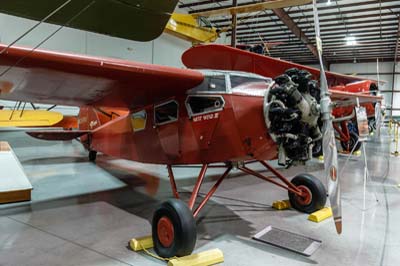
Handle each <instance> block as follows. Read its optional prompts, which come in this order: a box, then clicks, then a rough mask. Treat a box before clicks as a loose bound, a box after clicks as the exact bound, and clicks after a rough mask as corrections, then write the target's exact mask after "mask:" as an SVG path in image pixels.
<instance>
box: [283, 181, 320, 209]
mask: <svg viewBox="0 0 400 266" xmlns="http://www.w3.org/2000/svg"><path fill="white" fill-rule="evenodd" d="M291 182H292V184H293V185H295V186H296V187H297V188H298V189H299V190H300V191H301V192H303V196H302V197H300V196H298V195H296V194H295V193H293V192H290V191H289V200H290V204H291V205H292V207H293V208H295V209H296V210H298V211H301V212H305V213H312V212H315V211H317V210H320V209H322V208H323V207H324V206H325V203H326V190H325V187H324V184H322V182H321V181H320V180H319V179H318V178H316V177H314V176H312V175H309V174H300V175H297V176H296V177H294V178H293V179H292V181H291Z"/></svg>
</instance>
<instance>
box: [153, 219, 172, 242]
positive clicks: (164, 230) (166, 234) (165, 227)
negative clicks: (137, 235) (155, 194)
mask: <svg viewBox="0 0 400 266" xmlns="http://www.w3.org/2000/svg"><path fill="white" fill-rule="evenodd" d="M157 235H158V239H159V240H160V243H161V245H163V246H164V247H166V248H168V247H170V246H171V245H172V243H173V242H174V225H173V224H172V222H171V220H170V219H169V218H168V217H166V216H163V217H161V219H160V220H159V221H158V224H157Z"/></svg>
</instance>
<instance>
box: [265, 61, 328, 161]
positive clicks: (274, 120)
mask: <svg viewBox="0 0 400 266" xmlns="http://www.w3.org/2000/svg"><path fill="white" fill-rule="evenodd" d="M311 77H312V75H311V74H310V73H309V72H308V71H305V70H298V69H296V68H292V69H288V70H287V71H286V72H285V74H283V75H280V76H278V77H276V78H275V84H274V85H273V87H272V88H271V89H270V90H268V91H267V93H266V95H265V100H264V101H265V103H264V118H265V122H266V125H267V128H268V130H269V134H270V135H271V137H272V138H273V139H274V141H276V142H277V144H278V145H279V153H280V154H279V158H280V160H279V163H280V164H284V165H288V164H291V163H293V162H305V161H307V160H308V159H310V158H311V156H312V154H311V153H312V152H311V150H312V145H313V144H314V143H315V142H316V141H318V140H320V139H321V138H322V134H321V130H320V126H321V123H320V119H319V118H320V106H319V92H320V90H319V87H318V84H317V82H316V81H315V80H311ZM282 153H284V154H282ZM282 158H286V159H282Z"/></svg>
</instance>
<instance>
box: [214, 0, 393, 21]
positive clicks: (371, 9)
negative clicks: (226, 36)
mask: <svg viewBox="0 0 400 266" xmlns="http://www.w3.org/2000/svg"><path fill="white" fill-rule="evenodd" d="M364 3H365V2H361V3H358V6H357V13H364V12H374V11H377V12H378V15H379V8H377V7H367V8H365V7H364V6H363V5H364ZM398 8H399V5H398V4H395V5H391V6H383V7H382V11H385V10H389V12H390V13H392V11H391V10H394V9H398ZM288 14H289V15H299V16H296V17H293V16H292V17H293V18H294V19H307V18H309V19H311V18H312V17H313V15H312V14H309V15H307V14H304V13H302V12H301V10H291V11H289V12H288ZM340 14H342V15H346V14H349V15H351V16H352V15H354V14H355V11H354V9H351V10H342V11H341V12H338V11H335V12H329V13H328V12H327V13H321V14H319V16H320V17H325V16H337V15H340ZM374 15H376V14H374ZM270 16H271V14H270V13H267V14H261V15H258V16H257V19H260V18H269V17H270ZM252 18H254V16H252V15H247V16H241V17H240V20H249V19H252ZM210 21H211V22H212V23H224V22H228V23H230V19H226V18H223V19H214V20H210ZM271 21H277V20H273V19H272V20H271Z"/></svg>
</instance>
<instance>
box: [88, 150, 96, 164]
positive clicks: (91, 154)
mask: <svg viewBox="0 0 400 266" xmlns="http://www.w3.org/2000/svg"><path fill="white" fill-rule="evenodd" d="M96 158H97V151H89V161H91V162H94V161H96Z"/></svg>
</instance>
